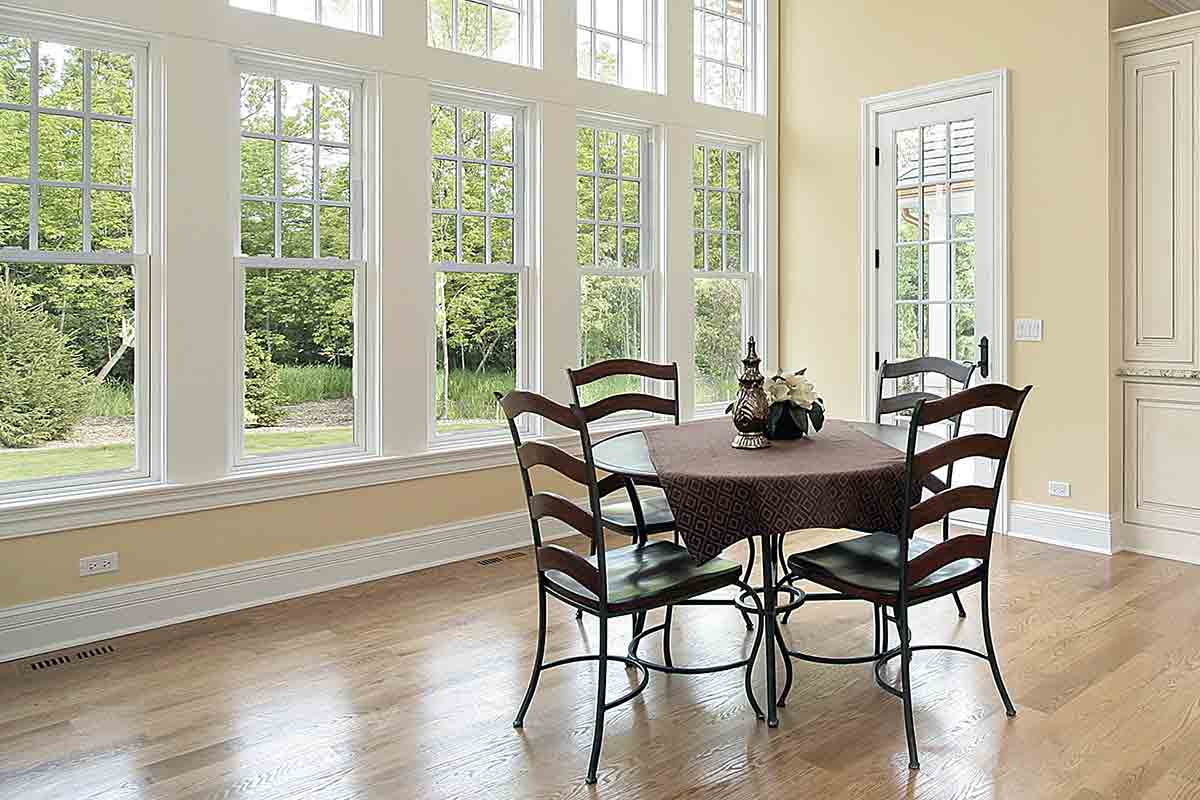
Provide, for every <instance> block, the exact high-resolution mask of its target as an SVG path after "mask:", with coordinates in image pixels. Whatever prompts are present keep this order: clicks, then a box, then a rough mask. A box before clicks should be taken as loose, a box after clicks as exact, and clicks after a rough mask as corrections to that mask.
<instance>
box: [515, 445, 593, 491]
mask: <svg viewBox="0 0 1200 800" xmlns="http://www.w3.org/2000/svg"><path fill="white" fill-rule="evenodd" d="M517 458H518V460H519V461H520V462H521V466H522V467H524V468H525V469H532V468H533V467H548V468H550V469H552V470H554V471H555V472H557V473H558V474H559V475H562V476H563V477H564V478H570V479H571V480H573V481H575V482H576V483H579V484H582V485H584V486H587V482H588V476H587V464H585V463H584V462H583V461H581V460H580V459H578V458H576V457H575V456H573V455H571V454H570V453H568V452H566V451H565V450H560V449H559V448H557V447H555V446H554V445H552V444H546V443H545V442H523V443H522V444H521V446H520V447H518V448H517Z"/></svg>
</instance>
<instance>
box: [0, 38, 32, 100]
mask: <svg viewBox="0 0 1200 800" xmlns="http://www.w3.org/2000/svg"><path fill="white" fill-rule="evenodd" d="M31 47H32V44H31V42H30V41H29V40H28V39H20V38H17V37H15V36H3V35H0V103H14V104H16V105H28V104H29V89H30V86H31V83H30V75H29V64H30V60H31V59H32V56H33V52H32V50H31Z"/></svg>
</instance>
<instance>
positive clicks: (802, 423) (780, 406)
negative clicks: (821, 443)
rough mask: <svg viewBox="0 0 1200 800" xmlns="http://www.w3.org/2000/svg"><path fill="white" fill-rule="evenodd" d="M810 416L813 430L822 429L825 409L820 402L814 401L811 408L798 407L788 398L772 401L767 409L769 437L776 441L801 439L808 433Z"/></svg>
mask: <svg viewBox="0 0 1200 800" xmlns="http://www.w3.org/2000/svg"><path fill="white" fill-rule="evenodd" d="M810 417H811V423H812V429H813V431H814V432H816V431H819V430H821V425H822V424H823V423H824V422H825V409H824V408H822V407H821V405H820V404H819V403H813V407H812V409H811V410H805V409H803V408H797V407H796V406H793V405H792V404H791V403H790V402H788V401H786V400H784V401H782V402H779V403H771V407H770V409H769V410H768V411H767V438H768V439H773V440H775V441H783V440H786V439H801V438H803V437H805V436H807V435H808V429H809V423H810Z"/></svg>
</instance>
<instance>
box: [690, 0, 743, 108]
mask: <svg viewBox="0 0 1200 800" xmlns="http://www.w3.org/2000/svg"><path fill="white" fill-rule="evenodd" d="M694 3H695V12H694V17H693V25H694V32H693V37H692V40H693V57H694V71H695V75H694V86H695V96H696V101H697V102H700V103H708V104H710V105H715V106H725V107H726V108H732V109H735V110H737V111H751V110H753V107H754V102H753V98H754V90H755V86H754V79H755V73H756V68H757V64H756V59H755V56H756V53H755V46H754V45H755V36H754V19H753V15H754V11H755V7H756V5H757V3H756V0H694Z"/></svg>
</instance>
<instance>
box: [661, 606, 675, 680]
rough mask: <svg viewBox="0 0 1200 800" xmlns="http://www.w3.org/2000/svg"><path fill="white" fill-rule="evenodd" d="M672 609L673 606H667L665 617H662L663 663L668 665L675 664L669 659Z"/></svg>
mask: <svg viewBox="0 0 1200 800" xmlns="http://www.w3.org/2000/svg"><path fill="white" fill-rule="evenodd" d="M674 611H675V607H674V606H667V613H666V617H665V618H664V619H663V632H662V654H663V663H664V664H666V665H667V666H668V667H673V666H675V662H674V661H672V660H671V616H672V612H674Z"/></svg>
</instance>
